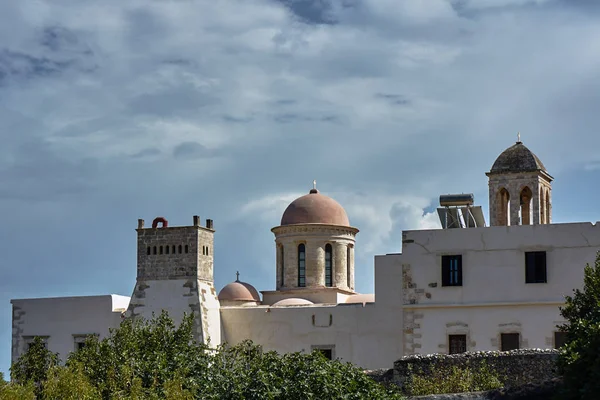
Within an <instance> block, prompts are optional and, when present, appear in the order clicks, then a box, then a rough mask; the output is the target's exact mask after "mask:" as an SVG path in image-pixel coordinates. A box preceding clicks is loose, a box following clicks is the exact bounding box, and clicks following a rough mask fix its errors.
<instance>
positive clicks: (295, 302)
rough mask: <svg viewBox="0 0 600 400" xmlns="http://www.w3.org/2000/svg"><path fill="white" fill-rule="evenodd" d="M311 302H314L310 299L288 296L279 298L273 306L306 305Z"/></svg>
mask: <svg viewBox="0 0 600 400" xmlns="http://www.w3.org/2000/svg"><path fill="white" fill-rule="evenodd" d="M311 304H315V303H313V302H312V301H310V300H306V299H301V298H299V297H290V298H287V299H283V300H279V301H278V302H276V303H274V304H273V307H280V306H308V305H311Z"/></svg>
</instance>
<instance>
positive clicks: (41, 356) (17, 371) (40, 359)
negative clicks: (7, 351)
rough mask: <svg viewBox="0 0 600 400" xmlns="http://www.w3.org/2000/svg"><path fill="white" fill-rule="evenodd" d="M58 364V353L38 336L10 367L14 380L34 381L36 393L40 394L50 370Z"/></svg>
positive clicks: (18, 382) (22, 383) (20, 381)
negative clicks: (49, 348) (51, 349)
mask: <svg viewBox="0 0 600 400" xmlns="http://www.w3.org/2000/svg"><path fill="white" fill-rule="evenodd" d="M56 365H58V354H55V353H52V352H51V351H49V350H48V349H47V348H46V344H45V343H44V341H43V340H42V338H41V337H39V336H36V337H35V338H34V339H33V342H32V343H31V344H30V345H29V348H28V349H27V351H26V352H25V353H24V354H23V355H22V356H21V357H19V359H18V360H17V362H16V363H14V364H13V365H12V367H11V368H10V375H11V378H12V380H13V381H14V382H15V383H17V384H21V385H27V384H28V383H33V384H34V385H35V393H36V395H37V396H40V394H41V392H42V389H43V383H44V382H45V381H46V374H47V373H48V370H49V369H50V368H52V367H54V366H56Z"/></svg>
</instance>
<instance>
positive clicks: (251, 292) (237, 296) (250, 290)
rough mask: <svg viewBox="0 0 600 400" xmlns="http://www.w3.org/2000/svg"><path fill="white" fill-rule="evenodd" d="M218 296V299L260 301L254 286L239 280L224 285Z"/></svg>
mask: <svg viewBox="0 0 600 400" xmlns="http://www.w3.org/2000/svg"><path fill="white" fill-rule="evenodd" d="M218 297H219V300H229V301H260V295H259V294H258V291H257V290H256V289H255V288H254V286H252V285H250V284H249V283H246V282H240V281H235V282H231V283H228V284H227V285H225V287H224V288H223V289H221V291H220V292H219V296H218Z"/></svg>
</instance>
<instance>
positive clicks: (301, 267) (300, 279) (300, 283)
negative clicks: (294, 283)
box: [298, 243, 306, 287]
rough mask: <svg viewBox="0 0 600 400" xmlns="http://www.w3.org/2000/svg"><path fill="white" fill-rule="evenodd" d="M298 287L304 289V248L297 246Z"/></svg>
mask: <svg viewBox="0 0 600 400" xmlns="http://www.w3.org/2000/svg"><path fill="white" fill-rule="evenodd" d="M298 287H306V246H305V245H304V243H301V244H300V245H299V246H298Z"/></svg>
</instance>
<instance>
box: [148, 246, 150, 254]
mask: <svg viewBox="0 0 600 400" xmlns="http://www.w3.org/2000/svg"><path fill="white" fill-rule="evenodd" d="M148 255H150V246H148Z"/></svg>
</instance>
